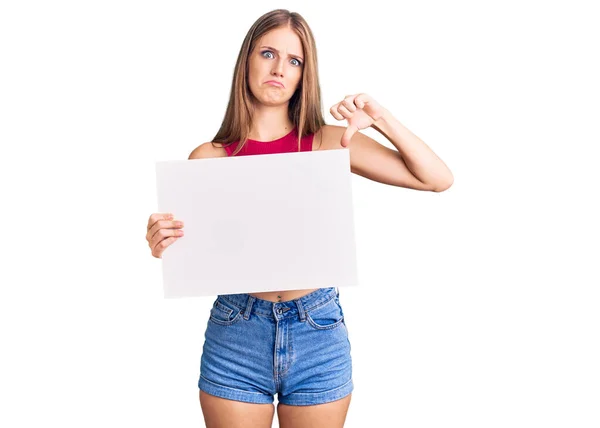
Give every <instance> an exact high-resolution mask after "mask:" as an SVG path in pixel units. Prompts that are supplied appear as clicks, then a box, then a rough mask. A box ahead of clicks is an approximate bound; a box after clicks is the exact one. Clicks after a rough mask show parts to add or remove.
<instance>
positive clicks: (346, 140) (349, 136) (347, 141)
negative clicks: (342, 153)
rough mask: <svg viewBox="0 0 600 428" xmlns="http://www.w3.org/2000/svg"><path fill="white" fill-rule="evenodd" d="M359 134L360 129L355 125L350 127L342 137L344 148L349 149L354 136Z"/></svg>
mask: <svg viewBox="0 0 600 428" xmlns="http://www.w3.org/2000/svg"><path fill="white" fill-rule="evenodd" d="M357 132H358V128H357V127H356V126H355V125H348V127H347V128H346V131H345V132H344V135H342V147H348V145H349V144H350V140H351V139H352V136H353V135H354V134H356V133H357Z"/></svg>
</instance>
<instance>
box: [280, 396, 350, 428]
mask: <svg viewBox="0 0 600 428" xmlns="http://www.w3.org/2000/svg"><path fill="white" fill-rule="evenodd" d="M351 399H352V394H349V395H348V396H346V397H344V398H341V399H339V400H336V401H332V402H330V403H325V404H317V405H315V406H288V405H286V404H281V403H277V418H278V419H279V426H280V428H309V427H310V428H342V427H343V426H344V422H345V421H346V414H347V413H348V407H349V406H350V400H351Z"/></svg>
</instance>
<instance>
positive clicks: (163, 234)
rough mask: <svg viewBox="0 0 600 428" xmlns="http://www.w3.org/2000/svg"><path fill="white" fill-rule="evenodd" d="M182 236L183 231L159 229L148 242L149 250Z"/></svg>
mask: <svg viewBox="0 0 600 428" xmlns="http://www.w3.org/2000/svg"><path fill="white" fill-rule="evenodd" d="M182 236H184V233H183V230H178V229H160V230H159V231H158V232H156V234H155V235H154V236H153V237H152V239H151V240H150V248H155V247H156V246H157V245H159V244H160V243H161V242H163V241H166V240H168V239H171V238H174V239H177V238H181V237H182Z"/></svg>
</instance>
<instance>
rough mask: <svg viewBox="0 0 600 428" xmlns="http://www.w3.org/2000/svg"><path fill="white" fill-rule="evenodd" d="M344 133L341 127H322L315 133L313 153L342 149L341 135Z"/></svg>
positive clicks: (344, 129)
mask: <svg viewBox="0 0 600 428" xmlns="http://www.w3.org/2000/svg"><path fill="white" fill-rule="evenodd" d="M345 131H346V128H345V127H343V126H336V125H323V126H322V127H321V129H319V130H318V131H317V132H316V133H315V137H314V139H313V151H315V150H335V149H343V148H344V147H342V135H344V132H345Z"/></svg>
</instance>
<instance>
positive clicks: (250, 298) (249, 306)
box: [244, 295, 256, 321]
mask: <svg viewBox="0 0 600 428" xmlns="http://www.w3.org/2000/svg"><path fill="white" fill-rule="evenodd" d="M255 300H256V297H254V296H250V295H248V302H247V304H246V310H245V311H244V319H245V320H246V321H248V318H250V311H251V310H252V304H253V303H254V301H255Z"/></svg>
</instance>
